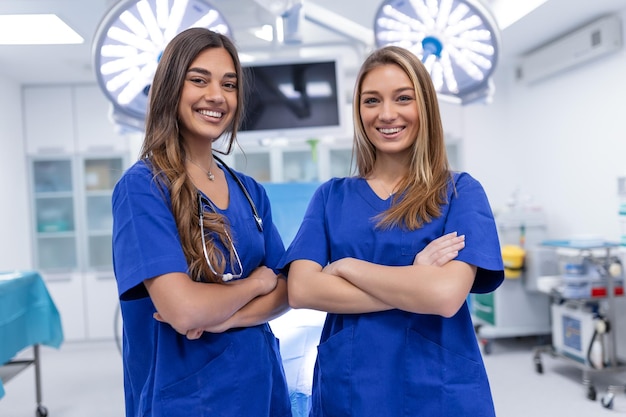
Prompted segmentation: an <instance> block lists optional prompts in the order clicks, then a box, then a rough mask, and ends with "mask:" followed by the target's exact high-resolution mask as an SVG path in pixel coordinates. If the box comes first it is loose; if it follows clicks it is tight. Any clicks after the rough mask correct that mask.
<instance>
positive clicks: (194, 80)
mask: <svg viewBox="0 0 626 417" xmlns="http://www.w3.org/2000/svg"><path fill="white" fill-rule="evenodd" d="M188 80H189V81H190V82H192V83H194V84H197V85H204V84H206V80H205V79H204V78H202V77H189V78H188Z"/></svg>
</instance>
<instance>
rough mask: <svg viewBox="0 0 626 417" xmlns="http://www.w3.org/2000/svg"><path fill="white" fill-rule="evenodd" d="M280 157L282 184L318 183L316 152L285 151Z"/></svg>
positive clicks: (305, 149) (304, 150) (301, 150)
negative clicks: (281, 157)
mask: <svg viewBox="0 0 626 417" xmlns="http://www.w3.org/2000/svg"><path fill="white" fill-rule="evenodd" d="M282 156H283V159H282V168H283V178H282V181H283V182H314V181H319V179H320V175H319V167H318V153H317V150H312V149H308V148H303V149H294V150H291V149H289V150H286V149H285V150H284V151H283V153H282Z"/></svg>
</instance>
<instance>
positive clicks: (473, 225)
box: [445, 173, 504, 293]
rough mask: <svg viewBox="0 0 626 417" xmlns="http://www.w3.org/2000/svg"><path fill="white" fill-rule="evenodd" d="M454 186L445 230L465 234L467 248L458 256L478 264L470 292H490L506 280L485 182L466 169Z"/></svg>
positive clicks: (458, 176)
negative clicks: (482, 182)
mask: <svg viewBox="0 0 626 417" xmlns="http://www.w3.org/2000/svg"><path fill="white" fill-rule="evenodd" d="M455 186H456V192H454V191H453V192H452V193H451V194H450V206H449V212H448V216H447V222H446V230H445V232H446V233H448V232H453V231H456V232H457V233H458V234H460V235H465V248H464V249H463V250H462V251H461V252H460V253H459V256H458V257H457V259H458V260H460V261H463V262H467V263H468V264H471V265H475V266H476V267H477V268H478V270H477V272H476V279H475V280H474V285H473V287H472V290H471V292H474V293H486V292H491V291H493V290H495V289H496V288H498V286H500V284H501V283H502V281H503V280H504V266H503V263H502V253H501V250H500V241H499V239H498V232H497V228H496V223H495V219H494V216H493V212H492V210H491V206H490V205H489V200H488V199H487V195H486V193H485V190H484V189H483V187H482V185H481V184H480V183H479V182H478V181H477V180H475V179H474V178H472V177H471V176H470V175H469V174H467V173H462V174H458V175H457V177H456V181H455Z"/></svg>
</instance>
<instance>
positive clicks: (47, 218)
mask: <svg viewBox="0 0 626 417" xmlns="http://www.w3.org/2000/svg"><path fill="white" fill-rule="evenodd" d="M31 169H32V175H31V177H32V182H33V184H32V189H33V191H34V193H33V200H34V201H33V207H34V215H33V221H34V225H35V227H34V229H35V242H34V246H35V253H36V255H35V259H36V261H35V264H36V266H37V269H39V270H40V271H49V272H63V271H65V272H67V271H76V270H77V269H78V267H79V261H78V255H77V250H76V248H77V225H76V215H75V197H74V192H75V186H74V172H73V171H74V170H73V160H72V159H71V158H67V157H59V158H49V159H33V160H32V162H31Z"/></svg>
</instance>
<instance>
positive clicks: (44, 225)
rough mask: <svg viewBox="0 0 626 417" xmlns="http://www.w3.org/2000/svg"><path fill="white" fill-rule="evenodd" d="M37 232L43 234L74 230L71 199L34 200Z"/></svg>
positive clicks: (50, 198) (41, 198)
mask: <svg viewBox="0 0 626 417" xmlns="http://www.w3.org/2000/svg"><path fill="white" fill-rule="evenodd" d="M35 205H36V208H35V210H36V216H37V231H38V232H43V233H52V232H67V231H72V230H74V205H73V200H72V197H48V198H43V197H40V198H37V199H36V200H35Z"/></svg>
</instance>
